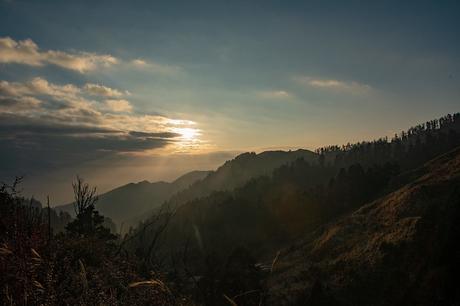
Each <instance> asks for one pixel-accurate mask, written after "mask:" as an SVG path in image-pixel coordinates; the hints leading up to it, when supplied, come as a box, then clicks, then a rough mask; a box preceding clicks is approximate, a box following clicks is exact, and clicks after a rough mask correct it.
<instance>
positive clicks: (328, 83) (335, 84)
mask: <svg viewBox="0 0 460 306" xmlns="http://www.w3.org/2000/svg"><path fill="white" fill-rule="evenodd" d="M294 81H295V82H296V83H298V84H301V85H304V86H309V87H313V88H317V89H323V90H331V91H340V92H348V93H351V94H365V93H368V92H369V91H371V90H372V87H371V86H369V85H367V84H362V83H358V82H355V81H340V80H334V79H319V78H313V77H309V76H297V77H294Z"/></svg>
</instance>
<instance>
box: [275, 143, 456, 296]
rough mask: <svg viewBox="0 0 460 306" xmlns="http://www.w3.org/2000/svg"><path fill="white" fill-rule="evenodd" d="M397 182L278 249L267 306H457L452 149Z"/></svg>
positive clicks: (454, 159) (454, 179) (454, 161)
mask: <svg viewBox="0 0 460 306" xmlns="http://www.w3.org/2000/svg"><path fill="white" fill-rule="evenodd" d="M414 177H416V178H415V179H414V180H411V178H414ZM402 180H409V181H408V184H406V185H404V186H402V187H401V188H399V189H398V190H396V191H394V192H392V193H390V194H388V195H387V196H384V197H382V198H380V199H378V200H376V201H374V202H371V203H370V204H368V205H365V206H363V207H361V208H360V209H358V210H356V211H355V212H353V213H351V214H349V215H347V216H344V217H342V218H340V219H339V220H338V221H336V222H332V223H330V224H328V225H326V226H324V227H322V228H320V229H318V230H317V231H316V232H314V233H313V234H310V235H308V236H307V237H305V238H304V239H303V240H300V241H299V242H298V243H297V244H294V245H293V246H291V247H289V248H286V249H284V250H283V251H282V252H281V253H280V254H279V256H278V257H277V261H276V264H275V269H274V270H273V273H272V274H271V276H270V277H269V281H268V287H269V295H268V303H267V305H458V302H459V301H460V297H459V295H458V290H457V287H456V284H457V280H458V273H459V271H460V269H459V268H460V264H459V257H458V256H459V248H458V241H459V239H460V227H459V225H458V219H459V218H460V206H459V205H460V148H457V149H456V150H454V151H452V152H450V153H448V154H445V155H443V156H441V157H439V158H437V159H435V160H433V161H431V162H429V163H427V164H426V165H425V166H423V167H421V168H419V169H417V170H415V171H411V172H410V173H408V174H405V175H403V176H402Z"/></svg>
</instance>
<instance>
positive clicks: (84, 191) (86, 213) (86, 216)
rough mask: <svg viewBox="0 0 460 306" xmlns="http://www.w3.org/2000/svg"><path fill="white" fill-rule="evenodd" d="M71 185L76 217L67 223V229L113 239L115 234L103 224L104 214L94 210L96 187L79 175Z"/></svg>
mask: <svg viewBox="0 0 460 306" xmlns="http://www.w3.org/2000/svg"><path fill="white" fill-rule="evenodd" d="M72 187H73V193H74V199H75V202H74V203H73V204H74V209H75V214H76V219H75V220H74V221H72V222H70V223H69V224H68V225H67V227H66V228H67V231H68V232H70V233H72V234H76V235H79V236H83V237H88V236H97V237H98V238H105V239H109V240H110V239H114V238H115V236H114V235H112V234H111V233H110V230H109V229H108V228H105V227H104V226H103V224H104V216H102V215H100V214H99V212H98V211H97V210H96V207H95V204H96V202H97V199H98V197H97V195H96V190H97V189H96V187H90V186H89V184H88V183H85V182H84V180H83V179H82V178H81V177H79V176H77V178H76V180H75V181H74V182H73V183H72Z"/></svg>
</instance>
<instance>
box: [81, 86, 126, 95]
mask: <svg viewBox="0 0 460 306" xmlns="http://www.w3.org/2000/svg"><path fill="white" fill-rule="evenodd" d="M83 89H84V90H85V92H87V93H88V94H90V95H93V96H102V97H121V96H123V93H122V92H120V91H119V90H117V89H113V88H110V87H107V86H104V85H100V84H91V83H87V84H85V86H84V87H83ZM127 94H128V93H127ZM128 95H129V94H128Z"/></svg>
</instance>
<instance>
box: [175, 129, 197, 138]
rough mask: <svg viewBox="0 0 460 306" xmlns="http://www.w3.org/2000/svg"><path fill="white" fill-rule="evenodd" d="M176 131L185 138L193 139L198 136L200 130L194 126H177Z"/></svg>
mask: <svg viewBox="0 0 460 306" xmlns="http://www.w3.org/2000/svg"><path fill="white" fill-rule="evenodd" d="M176 132H177V133H179V134H180V135H181V136H180V137H181V138H182V139H183V140H187V141H192V140H195V139H197V138H198V136H199V131H198V130H197V129H194V128H177V129H176Z"/></svg>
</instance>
